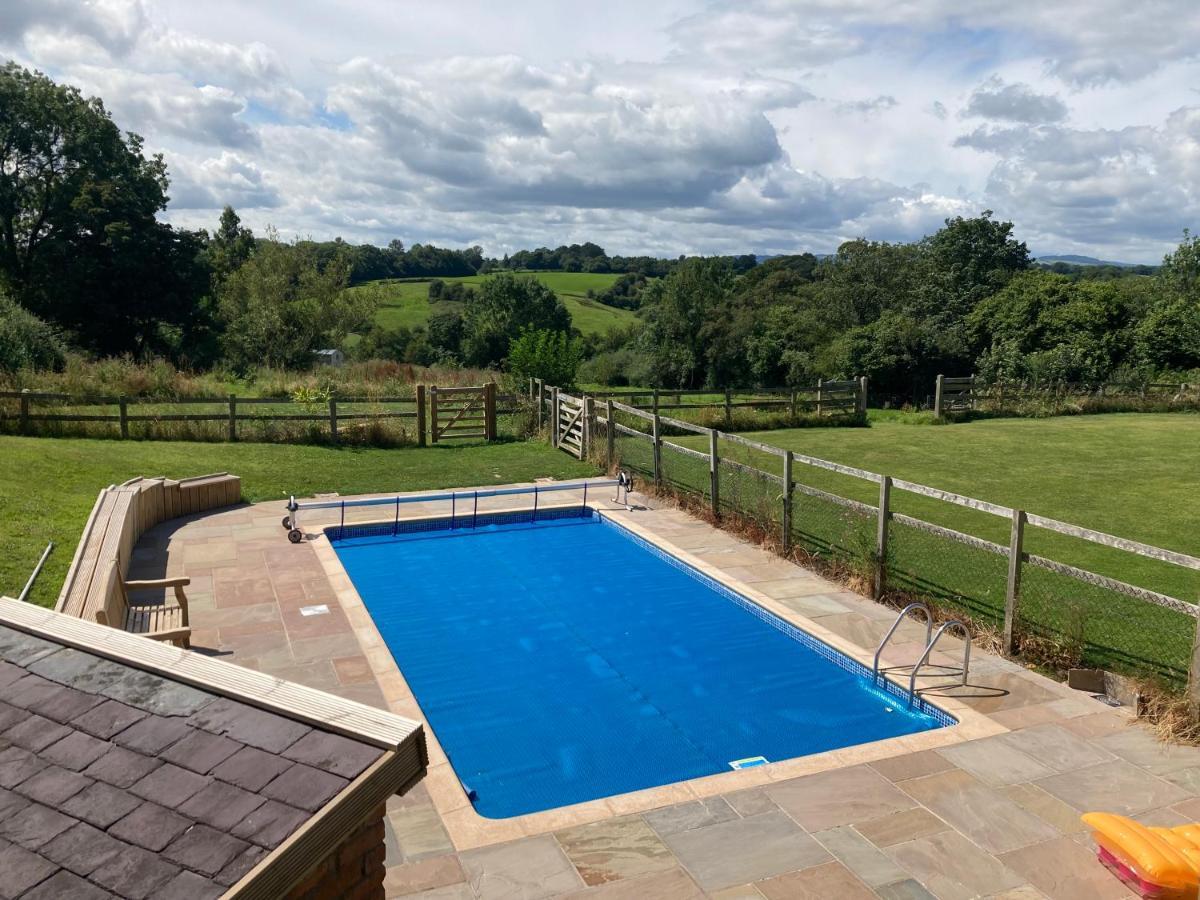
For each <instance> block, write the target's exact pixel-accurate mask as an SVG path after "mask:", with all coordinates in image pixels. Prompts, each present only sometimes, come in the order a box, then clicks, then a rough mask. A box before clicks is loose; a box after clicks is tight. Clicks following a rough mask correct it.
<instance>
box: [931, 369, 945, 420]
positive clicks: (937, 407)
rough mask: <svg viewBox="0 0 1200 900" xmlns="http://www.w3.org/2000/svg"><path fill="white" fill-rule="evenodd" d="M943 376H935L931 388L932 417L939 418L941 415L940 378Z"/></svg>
mask: <svg viewBox="0 0 1200 900" xmlns="http://www.w3.org/2000/svg"><path fill="white" fill-rule="evenodd" d="M943 378H944V376H942V375H939V376H938V377H937V384H936V385H935V386H934V389H933V417H934V418H935V419H940V418H941V417H942V380H943Z"/></svg>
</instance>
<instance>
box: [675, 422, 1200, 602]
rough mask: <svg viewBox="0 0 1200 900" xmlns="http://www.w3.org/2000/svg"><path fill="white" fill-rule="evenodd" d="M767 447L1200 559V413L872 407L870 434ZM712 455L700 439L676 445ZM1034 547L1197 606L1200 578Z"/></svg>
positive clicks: (978, 528) (899, 504)
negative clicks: (944, 418)
mask: <svg viewBox="0 0 1200 900" xmlns="http://www.w3.org/2000/svg"><path fill="white" fill-rule="evenodd" d="M746 436H747V437H750V438H753V439H755V440H758V441H761V442H762V443H765V444H770V445H772V446H776V447H781V448H784V449H788V450H793V451H795V452H797V453H803V454H806V455H808V456H815V457H818V458H821V459H827V460H832V461H834V462H839V463H843V464H845V465H850V466H856V467H858V468H862V469H867V470H869V471H872V472H879V473H882V474H885V475H891V476H892V477H894V478H903V479H905V480H908V481H915V482H918V483H920V484H925V485H929V486H931V487H936V488H941V489H943V490H948V491H953V492H955V493H959V494H965V495H967V496H969V497H975V498H977V499H980V500H989V501H992V502H993V503H999V504H1002V505H1005V506H1012V507H1016V508H1018V509H1024V510H1025V511H1026V512H1032V513H1037V514H1039V515H1043V516H1048V517H1051V518H1055V519H1059V520H1061V521H1065V522H1070V523H1072V524H1076V525H1082V526H1084V527H1087V528H1092V529H1096V530H1098V531H1105V532H1108V533H1109V534H1115V535H1118V536H1120V537H1124V538H1130V539H1132V540H1137V541H1142V542H1144V543H1148V544H1153V545H1155V546H1159V547H1165V548H1167V549H1171V550H1177V551H1180V552H1183V553H1190V554H1192V555H1197V556H1200V530H1198V529H1197V528H1196V510H1197V507H1198V505H1200V464H1198V462H1197V449H1196V448H1197V447H1200V416H1197V415H1192V414H1188V413H1172V414H1160V415H1156V414H1146V413H1117V414H1109V415H1094V416H1070V417H1058V418H1048V419H990V420H979V421H974V422H969V423H961V424H955V425H941V426H934V425H921V424H910V423H909V421H908V420H907V419H906V418H905V417H903V416H896V415H890V414H886V413H885V414H882V415H880V414H877V413H875V412H874V411H873V412H872V422H871V427H870V428H801V429H783V430H776V431H767V432H758V433H748V434H747V435H746ZM672 440H675V441H677V442H678V443H681V444H684V445H685V446H692V447H695V448H696V449H707V448H706V446H702V445H705V444H706V440H705V439H704V438H703V437H699V436H697V437H694V438H692V437H685V438H672ZM725 448H726V449H725V450H724V451H723V452H725V453H726V454H727V455H728V456H729V457H730V458H734V459H738V458H741V459H743V460H744V461H751V460H753V461H754V462H755V463H756V464H757V465H759V466H761V467H764V468H767V469H768V470H769V471H776V470H777V469H778V468H779V465H780V461H779V460H778V458H777V457H771V456H768V455H766V454H761V453H757V452H756V451H752V450H748V449H745V448H740V447H736V446H735V445H732V444H728V443H727V444H726V445H725ZM795 477H796V479H797V480H798V481H803V482H804V483H807V484H809V485H811V486H813V487H817V488H821V489H823V490H827V491H830V492H832V493H837V494H840V495H842V496H844V497H850V498H853V499H856V500H861V501H864V502H867V503H872V504H874V503H876V502H877V500H878V488H877V487H876V486H875V485H874V484H871V483H869V482H865V481H861V480H859V479H856V478H851V477H848V476H844V475H839V474H837V473H835V472H829V471H827V470H824V469H816V468H813V467H811V466H801V465H797V466H796V469H795ZM892 506H893V509H895V510H896V511H898V512H902V513H907V514H908V515H911V516H915V517H917V518H921V519H925V520H926V521H930V522H934V523H935V524H939V525H944V526H946V527H949V528H954V529H957V530H959V531H965V532H967V533H969V534H974V535H977V536H979V537H983V538H987V539H989V540H992V541H996V542H997V543H1002V544H1007V543H1008V532H1009V523H1008V522H1007V521H1006V520H1002V519H999V518H996V517H994V516H991V515H988V514H986V513H980V512H977V511H975V510H971V509H966V508H963V507H959V506H953V505H951V504H948V503H943V502H940V501H937V500H930V499H928V498H925V497H920V496H917V495H914V494H907V493H904V492H903V491H894V492H893V494H892ZM1026 548H1027V549H1028V550H1029V551H1031V552H1034V553H1039V554H1041V555H1045V556H1050V557H1052V558H1054V559H1058V560H1060V561H1063V562H1068V563H1071V564H1074V565H1079V566H1081V567H1084V568H1089V569H1091V570H1093V571H1096V572H1100V573H1101V574H1105V575H1109V576H1110V577H1114V578H1119V579H1121V580H1124V581H1130V582H1133V583H1135V584H1139V585H1142V586H1144V587H1149V588H1153V589H1157V590H1162V591H1165V592H1166V593H1171V594H1173V595H1174V596H1177V597H1180V598H1181V599H1186V600H1193V601H1194V600H1200V573H1197V572H1193V571H1188V570H1184V569H1180V568H1178V567H1176V566H1170V565H1166V564H1163V563H1159V562H1157V561H1154V560H1148V559H1143V558H1140V557H1134V556H1133V555H1132V554H1129V553H1125V552H1122V551H1113V550H1110V549H1108V548H1105V547H1099V546H1097V545H1094V544H1090V543H1088V542H1085V541H1080V540H1077V539H1074V538H1069V537H1065V536H1062V535H1058V534H1053V533H1050V532H1045V531H1042V530H1040V529H1036V528H1030V529H1028V530H1027V532H1026Z"/></svg>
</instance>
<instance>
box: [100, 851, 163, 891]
mask: <svg viewBox="0 0 1200 900" xmlns="http://www.w3.org/2000/svg"><path fill="white" fill-rule="evenodd" d="M178 873H179V867H178V866H175V865H173V864H172V863H169V862H167V861H166V860H164V859H161V858H160V857H159V856H158V854H156V853H150V852H149V851H147V850H142V849H141V848H140V847H128V848H126V850H125V852H124V853H121V854H120V855H119V856H115V857H113V858H112V859H111V860H109V861H108V862H107V863H105V864H104V865H102V866H101V867H100V868H99V869H97V870H96V871H95V872H93V873H92V876H91V877H92V880H93V881H95V882H97V883H98V884H102V885H104V886H105V887H106V888H108V889H109V890H110V891H112V892H113V893H115V894H118V895H119V896H121V897H128V898H129V900H144V898H146V897H155V898H157V897H158V889H159V888H160V887H162V886H163V885H164V884H166V883H167V882H168V881H170V880H171V879H172V878H174V877H175V876H176V875H177V874H178Z"/></svg>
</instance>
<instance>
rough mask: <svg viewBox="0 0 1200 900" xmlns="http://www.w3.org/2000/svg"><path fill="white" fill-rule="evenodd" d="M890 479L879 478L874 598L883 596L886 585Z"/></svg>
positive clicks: (887, 477) (890, 502)
mask: <svg viewBox="0 0 1200 900" xmlns="http://www.w3.org/2000/svg"><path fill="white" fill-rule="evenodd" d="M891 505H892V479H891V477H890V476H888V475H883V476H880V479H879V523H878V525H877V526H876V530H875V591H874V597H875V599H876V600H880V599H882V598H883V591H884V588H885V587H886V586H887V553H888V520H889V519H890V518H891V515H892V511H891Z"/></svg>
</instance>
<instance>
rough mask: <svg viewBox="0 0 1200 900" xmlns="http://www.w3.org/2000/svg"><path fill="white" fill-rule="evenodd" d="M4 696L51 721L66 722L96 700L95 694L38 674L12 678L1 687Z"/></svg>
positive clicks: (13, 703)
mask: <svg viewBox="0 0 1200 900" xmlns="http://www.w3.org/2000/svg"><path fill="white" fill-rule="evenodd" d="M4 699H5V700H7V701H8V702H9V703H10V704H11V705H13V706H20V707H22V708H23V709H27V710H29V711H30V712H35V713H37V714H38V715H42V716H45V717H46V718H48V719H53V720H54V721H55V722H69V721H70V720H71V719H73V718H75V717H76V716H78V715H82V714H83V713H85V712H87V711H88V710H89V709H91V708H92V707H93V706H95V705H96V704H98V703H99V702H100V698H99V697H97V696H96V695H95V694H85V693H84V692H83V691H77V690H75V689H74V688H69V687H64V686H63V685H61V684H58V683H57V682H54V681H50V680H49V679H48V678H42V677H41V676H40V675H26V676H25V677H24V678H22V679H21V680H20V681H17V682H14V683H13V684H11V685H10V686H9V689H8V690H7V691H5V693H4Z"/></svg>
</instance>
